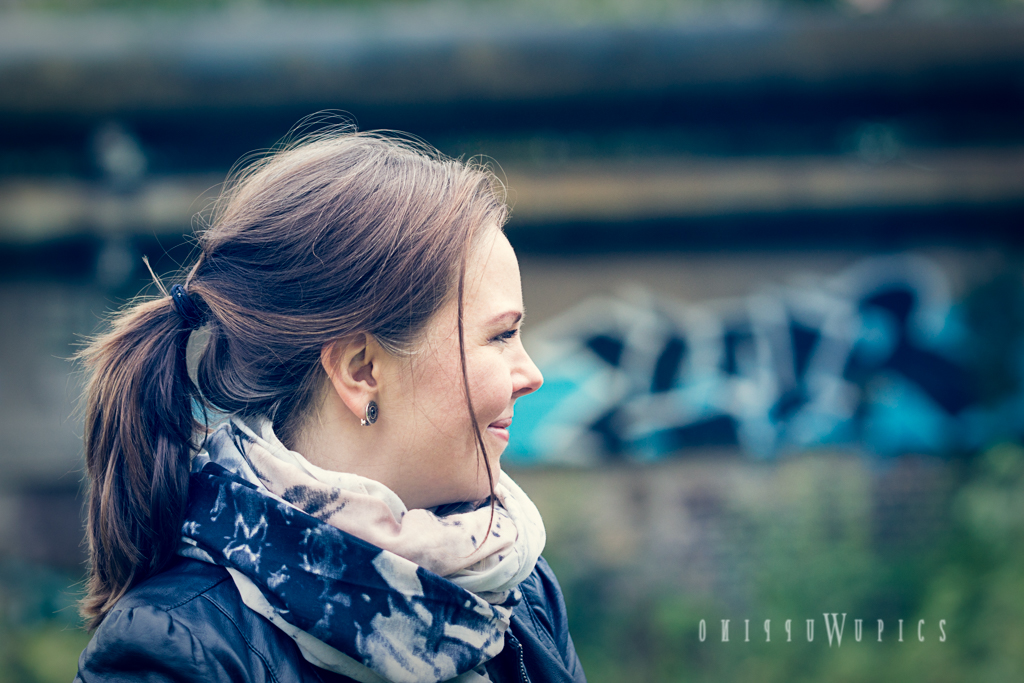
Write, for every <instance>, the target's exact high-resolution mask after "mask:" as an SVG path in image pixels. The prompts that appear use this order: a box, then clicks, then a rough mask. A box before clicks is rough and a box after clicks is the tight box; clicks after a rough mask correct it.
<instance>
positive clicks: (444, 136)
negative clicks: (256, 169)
mask: <svg viewBox="0 0 1024 683" xmlns="http://www.w3.org/2000/svg"><path fill="white" fill-rule="evenodd" d="M325 110H332V111H337V112H347V116H349V117H350V118H351V119H352V120H353V121H354V122H356V123H357V124H358V125H359V127H360V128H362V129H378V128H387V129H398V130H402V131H407V132H410V133H413V134H415V135H418V136H420V137H422V138H424V139H426V140H428V141H429V142H431V143H433V144H434V145H436V146H437V147H438V148H440V149H441V150H442V151H443V152H446V153H448V154H451V155H454V156H461V157H466V158H468V157H473V156H476V155H486V156H487V157H489V158H490V159H491V160H492V163H493V164H494V166H495V168H496V169H497V170H498V172H499V174H500V175H501V177H503V178H504V179H505V180H506V182H507V185H508V188H509V200H510V203H511V204H512V206H513V211H512V220H511V222H510V223H509V225H508V228H507V234H508V236H509V239H510V240H511V241H512V243H513V245H514V246H515V247H516V250H517V252H518V254H519V258H520V261H521V267H522V275H523V284H524V296H525V300H526V305H527V307H528V309H529V322H528V325H527V327H526V328H525V339H526V344H527V348H528V350H530V351H531V353H532V354H533V355H534V357H535V360H537V362H538V364H539V365H540V366H541V368H542V370H543V371H544V373H545V376H546V379H547V382H546V386H545V388H544V389H543V390H542V391H541V392H540V393H539V394H537V395H536V396H534V397H531V398H530V399H526V400H524V401H522V402H520V403H519V405H518V406H517V416H516V429H515V430H514V433H513V440H512V444H511V445H510V448H509V451H508V452H507V454H506V456H505V460H504V462H505V467H506V468H507V469H508V470H509V471H510V472H511V473H512V474H513V476H515V477H516V478H517V480H519V481H520V483H521V484H522V485H523V487H524V488H525V489H526V490H527V491H528V492H529V493H530V494H531V495H532V496H533V497H534V499H535V500H536V502H537V504H538V506H539V507H540V508H541V511H542V512H543V513H544V516H545V520H546V522H547V525H548V530H549V543H548V549H547V551H546V555H547V556H548V558H549V560H550V562H551V564H552V565H553V566H554V567H555V569H556V571H557V572H558V575H559V577H560V579H561V582H562V586H563V588H564V590H565V594H566V600H567V603H568V608H569V611H570V619H571V624H572V628H573V637H574V639H575V642H576V645H577V648H578V651H579V654H580V657H581V659H582V661H583V663H584V665H585V667H586V671H587V675H588V677H589V679H590V680H591V681H592V683H611V682H616V681H740V680H759V681H821V680H829V681H889V680H892V681H896V680H899V681H908V680H909V681H918V680H920V681H967V680H970V681H1016V680H1024V648H1021V647H1020V644H1021V643H1024V449H1022V447H1021V440H1022V437H1024V383H1022V380H1024V258H1022V257H1024V252H1022V247H1024V230H1022V217H1024V2H1022V1H1021V0H970V1H969V0H717V1H716V0H675V1H671V0H546V1H544V2H541V1H540V0H521V1H518V2H504V3H503V2H498V0H404V1H400V0H347V1H346V0H306V1H300V2H291V3H288V2H283V1H280V2H273V1H270V0H262V1H261V0H235V1H231V0H177V1H173V0H154V1H152V2H149V3H139V2H129V1H127V0H122V1H118V0H23V1H18V0H0V320H2V323H0V468H2V473H3V476H2V477H0V680H10V681H26V682H43V681H61V680H63V681H67V680H70V679H71V678H72V677H73V675H74V671H75V661H76V659H77V655H78V653H79V651H80V650H81V648H82V647H83V646H84V645H85V643H86V642H87V639H88V635H87V634H86V633H84V632H83V631H82V630H81V629H80V623H79V621H78V618H77V614H76V611H75V608H74V602H75V600H76V598H77V597H78V595H79V593H80V589H81V586H80V581H81V578H82V576H83V562H84V549H83V547H82V544H81V540H82V526H81V505H82V500H83V497H82V490H81V479H82V448H81V442H80V437H81V422H80V416H79V415H78V413H76V406H77V402H78V397H79V392H80V390H81V377H80V375H79V371H78V369H77V368H76V367H75V365H74V364H73V363H72V362H71V361H70V358H71V356H73V354H74V353H75V351H76V349H78V348H80V345H81V343H82V341H83V340H84V339H85V338H86V337H87V336H88V335H89V334H91V333H94V332H96V331H97V330H99V329H101V327H102V322H103V320H104V318H105V316H107V315H109V314H110V313H111V312H112V311H114V310H116V309H117V308H118V307H119V306H120V305H122V304H123V303H124V302H126V301H127V300H128V299H130V298H131V297H133V296H134V295H136V294H137V293H138V292H139V291H140V290H141V289H143V288H146V287H147V286H148V283H149V279H148V276H147V274H146V272H145V269H144V267H143V265H142V261H141V256H142V255H148V257H149V259H150V260H151V261H152V262H153V264H154V266H155V268H156V269H157V271H158V272H161V273H165V274H169V273H172V272H174V271H175V270H176V269H178V268H179V267H180V266H181V265H182V264H184V263H186V262H187V261H188V259H189V256H190V254H191V252H192V248H193V244H194V242H193V238H192V236H191V235H192V233H191V230H192V226H193V217H194V216H195V215H196V214H197V213H199V212H201V211H202V210H204V209H205V208H206V207H207V206H208V204H209V202H210V201H211V199H212V198H214V197H215V196H216V193H217V190H218V186H219V183H221V182H222V181H223V179H224V176H225V174H226V172H227V171H228V169H229V168H230V167H231V165H232V164H233V163H235V161H236V160H238V159H239V158H240V157H242V156H243V155H245V154H247V153H249V152H252V151H254V150H261V149H266V148H268V147H270V146H271V145H273V144H274V143H275V142H276V141H278V140H279V139H280V138H281V137H282V136H283V135H284V134H285V133H286V132H287V131H288V130H289V129H290V128H291V127H292V126H293V125H295V124H296V122H297V121H299V120H300V119H302V118H303V117H305V116H307V115H310V114H312V113H315V112H319V111H325ZM150 291H151V290H150ZM826 612H828V613H832V612H835V613H839V614H842V613H846V614H847V622H846V632H845V634H844V639H843V641H842V645H841V646H839V645H835V646H830V645H829V642H828V640H827V639H826V636H825V623H824V619H823V613H826ZM702 619H703V620H705V621H706V623H707V637H706V640H704V641H702V640H701V639H700V633H699V623H700V621H701V620H702ZM724 619H729V620H730V622H731V629H730V630H731V638H730V641H729V642H722V636H721V625H720V624H721V621H722V620H724ZM766 619H770V620H771V624H772V625H771V629H772V630H771V641H770V642H765V633H764V628H763V623H764V621H765V620H766ZM787 619H791V620H792V622H793V624H794V631H793V634H794V635H793V639H792V642H787V641H786V639H785V634H784V631H783V624H784V622H785V620H787ZM808 619H813V620H815V622H816V623H815V637H814V640H813V642H807V636H806V633H805V623H806V621H807V620H808ZM854 619H862V620H863V623H864V638H863V640H862V642H856V641H855V640H854V634H853V632H852V631H853V620H854ZM879 619H882V620H884V623H885V632H884V635H883V642H877V627H876V625H875V624H876V622H877V620H879ZM900 619H902V620H903V623H904V631H905V633H904V638H903V640H902V642H900V640H898V639H897V638H898V620H900ZM921 619H924V620H925V625H924V627H923V630H922V634H923V636H924V638H925V640H924V642H921V641H920V640H918V638H917V633H918V632H917V630H916V627H917V624H918V623H919V620H921ZM745 620H749V621H750V626H749V628H750V640H749V642H746V640H745V638H744V621H745ZM939 620H945V625H944V634H945V640H940V636H941V635H942V634H941V633H940V629H939Z"/></svg>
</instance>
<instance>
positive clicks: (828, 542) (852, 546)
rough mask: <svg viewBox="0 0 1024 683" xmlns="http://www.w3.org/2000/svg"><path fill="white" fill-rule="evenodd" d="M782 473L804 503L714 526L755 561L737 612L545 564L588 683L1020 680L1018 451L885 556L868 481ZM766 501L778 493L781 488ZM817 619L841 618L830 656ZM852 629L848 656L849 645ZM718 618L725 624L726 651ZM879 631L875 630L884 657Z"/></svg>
mask: <svg viewBox="0 0 1024 683" xmlns="http://www.w3.org/2000/svg"><path fill="white" fill-rule="evenodd" d="M782 467H783V468H789V469H790V470H791V471H790V472H788V473H786V472H783V473H782V475H781V477H780V481H782V482H785V481H786V480H787V478H789V479H790V480H791V482H790V483H791V484H792V487H793V490H794V491H801V492H802V494H800V495H794V496H786V495H781V496H780V498H779V500H775V501H767V502H765V501H761V503H760V504H759V505H756V506H755V505H745V504H744V503H742V501H741V502H739V503H737V502H735V501H734V502H733V504H732V509H731V510H728V511H726V512H724V513H723V514H727V515H733V516H734V518H735V519H737V520H742V521H743V524H741V525H740V526H741V527H743V531H742V532H739V533H738V535H736V536H735V537H734V538H733V541H734V542H735V541H737V540H739V541H742V542H743V543H745V544H748V545H747V546H746V550H747V553H748V554H749V556H750V557H752V558H754V559H753V561H752V563H751V564H752V567H751V568H750V570H749V571H748V572H747V574H746V575H745V576H743V577H742V579H741V583H742V582H746V584H747V585H749V586H750V587H751V588H750V591H749V593H748V594H747V595H746V596H744V597H741V598H740V599H739V600H737V599H736V598H735V596H723V595H719V594H718V592H716V591H712V592H710V593H707V594H704V595H694V593H693V591H688V590H686V589H682V588H680V587H679V586H678V585H675V586H673V585H672V582H670V581H664V582H661V583H660V584H658V583H649V584H645V585H644V584H643V578H642V577H643V576H645V572H644V571H643V567H642V566H641V565H642V563H640V564H639V565H636V566H632V567H629V568H625V569H622V570H619V571H617V572H610V573H609V572H604V573H601V572H595V573H591V574H588V573H586V572H581V570H580V568H579V567H572V566H571V564H572V563H571V561H570V562H567V561H566V560H567V558H563V557H558V556H556V560H555V562H557V564H556V567H555V569H556V571H559V570H561V569H562V566H561V565H562V564H563V563H565V564H567V565H569V566H567V567H566V571H565V574H566V576H569V577H573V578H572V579H571V580H569V581H566V580H565V579H563V581H562V583H563V589H564V590H565V592H566V596H567V603H568V606H569V610H570V619H571V623H572V628H573V638H574V640H575V642H576V645H577V649H578V651H579V653H580V657H581V659H582V661H583V663H584V666H585V668H586V670H587V676H588V679H589V680H590V681H591V682H592V683H613V682H617V681H623V680H644V681H665V682H669V681H679V682H683V681H708V682H710V681H717V682H722V681H745V680H757V681H763V682H765V683H771V682H775V681H777V682H779V683H783V682H786V683H799V682H801V681H807V682H808V683H810V682H812V681H822V680H828V681H839V682H849V683H860V682H863V683H868V682H871V683H875V682H881V683H884V682H886V681H893V682H897V681H900V682H902V681H907V680H927V681H936V682H942V681H950V682H952V681H965V680H970V681H992V682H996V681H1010V680H1024V648H1021V647H1020V645H1021V643H1024V449H1022V448H1021V447H1020V446H1017V445H1002V446H998V447H995V448H992V449H991V450H989V451H988V452H986V453H983V454H981V455H980V456H978V458H977V460H976V461H975V462H974V463H973V464H972V465H971V466H970V467H969V468H967V470H966V471H965V474H964V476H963V482H962V484H961V485H960V486H959V487H957V488H956V489H955V490H954V491H953V494H952V495H951V496H949V498H948V504H947V505H946V506H945V510H946V514H945V515H944V520H945V523H944V524H942V525H940V526H939V527H938V528H937V530H935V531H934V532H933V533H931V534H928V535H927V536H926V537H922V538H919V539H914V538H910V539H903V540H901V541H900V542H898V543H894V544H888V545H887V544H886V543H883V542H880V541H879V538H878V534H873V533H872V525H873V524H874V523H876V522H875V521H874V520H873V519H872V514H871V494H870V490H869V488H868V487H867V485H866V477H867V473H865V474H864V475H862V476H861V477H860V479H859V480H858V477H857V476H856V472H855V470H852V469H849V468H846V469H844V466H843V464H842V463H841V462H836V461H830V460H827V459H824V460H822V459H816V458H810V459H802V460H797V461H795V462H791V463H789V464H784V465H782ZM829 471H831V472H832V475H831V476H829V475H828V474H827V473H828V472H829ZM865 472H866V471H865ZM777 488H779V490H780V491H783V494H784V491H785V486H784V485H782V486H778V487H777ZM676 571H678V572H680V573H683V572H686V571H687V567H686V566H685V565H681V566H679V567H678V568H677V570H676ZM631 583H633V584H641V585H633V586H632V587H630V584H631ZM826 610H827V611H829V612H833V611H835V612H837V613H839V614H841V613H842V612H846V613H847V622H846V627H845V629H844V633H843V640H842V645H841V646H840V645H838V644H833V646H831V647H830V646H829V644H828V639H827V637H826V634H825V631H824V623H823V617H822V613H823V612H824V611H826ZM810 618H814V619H815V626H814V628H815V632H814V641H813V642H811V643H808V642H807V638H806V630H805V629H806V619H810ZM857 618H859V619H862V620H863V631H862V634H863V635H862V640H861V642H856V640H855V639H854V623H853V620H854V619H857ZM701 619H706V623H707V639H706V640H705V641H704V642H700V640H699V639H698V624H699V622H700V620H701ZM722 619H730V640H729V642H727V643H726V642H722V640H721V623H720V622H721V620H722ZM745 619H750V625H749V628H750V642H745V639H744V635H745V634H744V628H745V624H744V620H745ZM765 619H770V620H771V642H765V633H764V630H763V625H764V620H765ZM786 619H792V626H793V638H792V642H787V640H786V634H785V632H784V630H783V626H784V623H785V620H786ZM877 619H883V620H884V622H885V630H884V632H883V640H882V642H878V640H877V631H876V628H877V627H876V624H877ZM899 619H903V620H904V623H903V642H899V640H898V635H899V634H898V629H899V627H898V620H899ZM920 619H923V620H924V621H925V624H924V626H923V628H922V635H923V637H924V641H923V642H921V641H919V640H918V633H917V626H918V620H920ZM940 620H944V624H943V630H944V633H945V636H946V637H945V640H944V641H943V640H941V638H940V635H941V634H940V628H939V622H940Z"/></svg>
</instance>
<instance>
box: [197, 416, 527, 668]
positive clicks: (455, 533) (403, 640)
mask: <svg viewBox="0 0 1024 683" xmlns="http://www.w3.org/2000/svg"><path fill="white" fill-rule="evenodd" d="M495 498H496V507H495V514H494V520H493V524H492V523H491V510H490V506H489V505H478V504H471V505H463V506H455V507H454V508H453V509H449V510H448V511H447V512H445V513H442V514H436V513H438V512H440V511H428V510H408V509H406V508H405V506H404V504H403V503H402V502H401V500H400V499H399V498H398V496H397V495H395V494H394V492H392V491H391V490H390V489H388V488H387V487H385V486H383V485H382V484H380V483H379V482H375V481H373V480H370V479H366V478H364V477H359V476H357V475H353V474H346V473H339V472H331V471H328V470H323V469H321V468H318V467H316V466H314V465H312V464H311V463H309V462H308V461H307V460H305V458H303V457H302V456H301V455H299V454H298V453H295V452H293V451H289V450H288V449H287V448H286V447H285V446H284V445H283V444H281V442H280V441H279V440H278V439H277V438H276V437H275V436H274V433H273V429H272V427H271V425H270V422H269V421H266V420H260V421H256V422H255V423H253V424H248V423H246V422H244V421H242V420H240V419H237V418H234V419H232V420H231V421H229V422H228V423H226V424H224V425H222V426H221V427H220V428H218V429H217V430H216V431H215V432H213V433H212V434H211V435H210V436H209V438H208V439H207V440H206V445H205V451H204V452H202V453H200V454H199V455H198V456H196V458H195V460H194V461H193V467H192V475H191V481H190V492H189V510H188V513H187V515H186V520H185V523H184V525H183V528H182V534H183V537H182V541H183V544H182V548H181V551H180V552H181V554H182V555H185V556H188V557H192V558H195V559H199V560H202V561H205V562H211V563H214V564H218V565H221V566H223V567H225V568H226V569H227V570H228V572H229V573H230V575H231V577H232V579H233V580H234V582H235V585H236V586H237V587H238V590H239V593H240V594H241V597H242V601H243V602H244V603H245V604H246V605H247V606H248V607H249V608H250V609H253V610H254V611H256V612H257V613H259V614H261V615H263V616H264V617H266V618H267V619H268V620H270V622H271V623H273V624H274V625H275V626H277V627H278V628H280V629H281V630H282V631H284V632H285V633H287V634H288V635H289V636H291V637H292V638H293V639H294V640H295V641H296V644H297V645H298V646H299V649H300V651H301V652H302V654H303V656H304V657H305V658H306V659H307V660H309V661H310V662H312V663H313V664H315V665H316V666H319V667H322V668H325V669H328V670H330V671H334V672H336V673H340V674H343V675H345V676H348V677H350V678H353V679H355V680H358V681H361V682H362V683H382V682H384V681H390V682H392V683H437V682H439V681H448V680H452V679H458V680H459V681H460V683H468V682H470V681H485V680H489V679H488V676H487V671H486V669H485V667H484V664H485V663H486V662H487V661H489V660H491V659H492V658H494V657H495V656H496V655H497V654H498V653H499V652H501V649H502V647H503V645H504V633H505V630H506V629H507V628H508V624H509V619H510V617H511V613H512V608H513V607H514V606H515V605H516V604H518V602H519V600H520V599H521V595H520V593H519V590H518V588H517V586H518V584H519V583H520V582H521V581H523V580H524V579H525V578H526V577H527V576H529V575H530V573H531V572H532V571H533V568H534V565H535V564H536V562H537V558H538V557H539V556H540V553H541V550H542V549H543V547H544V541H545V532H544V525H543V522H542V520H541V517H540V513H539V512H538V511H537V508H536V507H535V506H534V505H533V503H532V502H531V501H530V499H529V498H528V497H527V496H526V494H525V493H524V492H523V491H522V489H520V488H519V487H518V486H517V485H516V484H515V482H513V481H512V479H511V478H509V477H508V475H506V474H505V473H504V472H502V473H501V475H500V477H499V479H498V482H497V483H496V485H495ZM488 530H489V531H490V533H488Z"/></svg>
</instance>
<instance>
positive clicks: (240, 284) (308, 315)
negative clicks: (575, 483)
mask: <svg viewBox="0 0 1024 683" xmlns="http://www.w3.org/2000/svg"><path fill="white" fill-rule="evenodd" d="M497 187H498V184H497V183H496V181H495V178H494V176H493V174H491V173H490V172H488V171H486V170H483V169H480V168H476V167H473V166H471V165H468V164H466V163H463V162H461V161H457V160H453V159H448V158H445V157H442V156H441V155H440V154H439V153H437V152H434V151H432V150H429V149H427V148H426V147H425V146H424V145H422V144H416V143H411V142H408V141H404V140H401V139H398V138H394V137H391V136H386V135H382V134H375V133H354V132H351V131H348V132H346V131H342V132H337V131H335V132H332V133H328V134H320V135H317V136H314V137H309V138H306V139H304V140H303V141H301V142H300V143H298V144H293V145H289V146H287V147H285V148H283V149H280V150H278V151H276V152H274V153H273V154H271V155H269V156H267V157H266V158H263V159H260V160H258V161H256V162H255V163H252V164H250V165H249V166H248V167H246V168H244V169H243V170H242V171H240V172H238V173H236V174H234V175H233V177H232V178H231V179H229V182H228V184H227V186H226V189H225V191H224V194H223V195H222V197H221V199H220V200H219V201H218V203H217V204H216V206H215V210H214V214H213V218H212V220H211V222H210V226H209V227H208V228H206V229H205V230H203V231H202V232H201V234H200V235H199V238H198V241H199V255H198V259H197V261H196V263H195V265H193V266H192V268H191V269H190V270H188V274H187V277H186V278H185V282H184V284H185V286H186V288H187V292H188V295H189V297H190V298H191V300H192V302H193V303H194V304H195V306H196V307H197V308H198V310H199V312H200V313H201V314H202V315H203V317H204V319H205V326H206V329H205V330H204V331H205V332H206V333H207V335H208V339H207V341H206V343H205V347H204V348H203V349H202V352H201V355H200V357H199V361H198V366H197V369H196V377H197V382H196V383H193V382H192V381H191V379H190V378H189V372H188V366H187V363H186V347H187V345H188V340H189V337H190V333H191V331H192V330H191V328H190V326H189V324H188V323H187V322H186V321H185V320H184V319H183V317H182V316H180V315H179V314H178V313H177V312H176V310H175V309H174V307H173V305H172V299H171V297H170V296H167V295H166V292H164V295H163V296H160V297H158V298H155V299H149V300H143V301H140V302H136V303H134V304H132V305H130V306H128V307H127V308H126V309H124V310H123V311H121V312H120V313H119V314H118V315H117V316H116V317H115V319H114V321H113V325H112V329H111V331H110V332H108V333H107V334H105V335H103V336H100V337H98V338H97V339H95V340H93V342H92V343H91V344H90V345H89V346H88V347H87V348H86V349H85V350H84V351H83V352H82V353H81V358H82V359H83V360H84V362H85V365H86V368H87V370H88V372H89V383H88V387H87V390H86V416H85V460H86V473H87V478H88V481H89V485H90V491H89V507H88V531H87V534H88V539H89V552H90V559H91V562H90V575H89V580H88V594H87V595H86V597H85V599H84V600H83V603H82V613H83V615H84V616H86V617H87V618H88V619H89V622H90V623H89V625H90V627H95V626H97V625H98V624H99V623H100V621H101V620H102V619H103V616H104V615H105V614H106V613H107V611H108V610H109V609H110V608H111V607H112V606H113V604H114V603H115V602H116V601H117V600H118V599H119V598H120V597H121V596H122V595H124V593H125V592H126V591H127V590H128V589H129V588H131V587H132V586H133V585H135V584H136V583H138V582H139V581H141V580H143V579H144V578H146V577H148V576H151V575H153V574H155V573H156V572H159V571H160V570H161V569H162V568H164V566H166V564H167V563H168V562H169V561H170V560H171V559H172V557H173V556H174V555H175V552H176V550H177V548H178V544H179V538H180V536H181V524H182V521H183V517H184V514H185V511H186V505H187V500H188V478H189V470H190V459H191V456H192V454H193V453H194V452H195V451H196V443H197V442H201V441H202V436H204V435H205V427H204V424H203V423H202V422H200V421H199V420H198V419H197V418H200V417H204V416H205V414H206V411H207V409H208V408H212V409H213V410H215V411H220V412H223V413H237V414H240V415H243V416H246V415H263V416H267V417H270V418H271V419H272V420H273V421H274V428H275V431H276V432H277V434H278V435H279V436H280V438H281V440H282V441H283V442H284V443H285V444H286V445H291V444H292V443H293V442H294V439H295V437H296V436H297V433H298V431H299V430H300V429H301V427H302V425H303V422H304V420H305V419H306V416H307V414H308V413H309V411H310V410H311V409H312V408H313V407H314V405H313V404H314V402H315V399H316V398H317V397H318V396H319V392H320V391H321V388H322V387H323V385H324V381H325V377H326V373H325V372H324V371H323V369H322V367H321V365H320V351H321V348H322V347H323V346H324V345H325V344H327V343H329V342H332V341H335V340H337V339H339V338H341V337H344V336H347V335H351V334H354V333H360V332H361V333H366V334H369V335H372V336H373V338H374V339H375V340H376V341H378V342H379V343H380V344H381V346H382V347H383V348H385V349H386V350H387V351H389V352H391V353H407V352H410V351H412V350H413V349H414V347H415V345H416V343H417V342H418V341H419V339H420V337H421V334H422V332H423V331H424V329H425V327H426V325H427V323H428V321H429V320H430V319H431V317H432V316H433V315H434V314H435V313H436V312H437V311H439V310H440V309H441V308H442V307H444V306H445V305H446V304H447V303H448V302H450V301H451V300H452V299H453V298H455V299H456V300H457V306H458V324H459V345H460V350H461V353H462V374H463V389H464V392H465V395H466V402H467V407H468V411H469V417H470V422H471V424H472V425H473V428H474V429H475V430H476V444H477V448H478V450H479V451H480V454H481V455H485V452H484V444H483V440H482V437H481V435H480V431H479V427H478V426H477V422H476V419H475V414H474V411H473V406H472V401H471V400H470V397H469V389H468V387H469V385H468V380H467V378H466V368H465V348H464V343H463V327H462V290H463V283H464V275H465V269H466V263H467V260H468V258H469V253H470V248H471V244H472V242H473V238H474V236H475V234H476V233H477V231H478V230H480V229H481V228H482V227H484V226H487V225H497V226H499V227H500V226H501V225H503V224H504V222H505V219H506V217H507V208H506V206H505V204H504V201H503V198H502V197H501V196H500V195H499V193H498V192H497ZM197 435H198V436H199V438H198V439H197V438H196V437H197ZM483 460H484V464H485V466H486V467H487V475H488V478H489V479H490V480H491V482H492V485H493V478H492V472H491V470H490V465H489V463H488V460H487V458H486V457H484V458H483Z"/></svg>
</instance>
